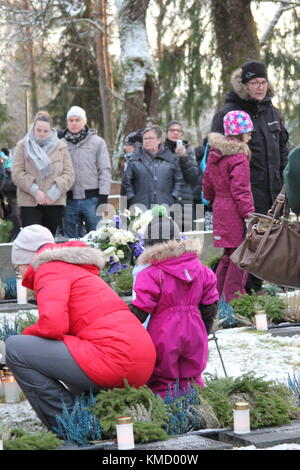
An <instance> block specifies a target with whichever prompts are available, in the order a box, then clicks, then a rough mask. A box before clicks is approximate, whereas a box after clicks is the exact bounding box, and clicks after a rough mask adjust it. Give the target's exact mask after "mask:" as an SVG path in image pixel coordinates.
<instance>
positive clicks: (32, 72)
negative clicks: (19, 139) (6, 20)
mask: <svg viewBox="0 0 300 470" xmlns="http://www.w3.org/2000/svg"><path fill="white" fill-rule="evenodd" d="M23 7H24V10H30V5H29V0H23ZM25 31H26V38H25V46H24V49H25V51H26V52H27V57H28V69H29V78H30V91H31V93H30V101H31V110H32V114H33V116H34V115H35V114H36V113H37V111H38V96H37V82H36V65H35V60H34V45H33V40H32V35H31V27H30V26H28V27H26V30H25Z"/></svg>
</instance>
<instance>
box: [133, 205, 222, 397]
mask: <svg viewBox="0 0 300 470" xmlns="http://www.w3.org/2000/svg"><path fill="white" fill-rule="evenodd" d="M145 247H146V248H145V251H144V252H143V253H142V255H141V256H140V257H139V258H138V264H137V266H136V268H137V269H136V271H137V274H136V279H135V282H134V290H133V300H132V304H131V306H130V308H131V311H132V312H133V313H134V314H135V315H136V316H137V317H138V318H139V319H140V321H141V322H144V321H145V320H146V318H147V316H148V314H150V320H149V322H148V325H147V331H148V332H149V334H150V336H151V338H152V340H153V343H154V345H155V348H156V355H157V359H156V363H155V367H154V371H153V374H152V376H151V378H150V380H149V381H148V383H147V385H148V386H149V387H150V388H151V389H152V391H153V392H154V393H157V394H160V395H161V396H164V395H165V394H166V392H167V391H168V390H169V391H170V393H172V392H174V388H175V387H176V384H177V383H178V387H179V392H182V391H186V390H187V387H188V384H189V383H193V382H195V383H196V384H199V385H200V386H203V385H204V384H203V380H202V378H201V374H202V372H203V371H204V369H205V368H206V364H207V359H208V339H207V334H208V333H209V331H210V329H211V328H212V324H213V320H214V317H215V315H216V313H217V301H218V298H219V296H218V292H217V290H216V276H215V274H214V273H213V272H212V271H211V270H210V269H209V268H208V267H206V266H204V265H203V264H202V263H201V262H200V260H199V253H200V250H201V248H202V245H201V244H200V242H199V241H198V240H181V239H180V234H179V229H178V227H177V225H176V224H174V222H173V221H172V219H171V218H169V217H167V216H166V215H163V214H162V215H156V216H154V217H153V220H152V221H151V222H150V224H149V225H148V227H147V229H146V233H145Z"/></svg>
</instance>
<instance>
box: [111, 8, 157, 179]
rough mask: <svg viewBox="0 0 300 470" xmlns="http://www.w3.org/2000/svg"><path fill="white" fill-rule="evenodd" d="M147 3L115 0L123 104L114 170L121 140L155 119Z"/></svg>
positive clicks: (155, 92) (155, 98) (154, 88)
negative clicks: (147, 28)
mask: <svg viewBox="0 0 300 470" xmlns="http://www.w3.org/2000/svg"><path fill="white" fill-rule="evenodd" d="M149 1H150V0H115V3H116V7H117V12H118V26H119V35H120V44H121V65H122V72H123V90H124V93H123V95H124V102H123V106H122V116H121V122H120V127H119V129H118V136H117V139H118V140H117V143H118V145H117V149H116V152H115V155H114V161H113V168H114V171H115V172H117V171H118V169H119V161H120V156H121V154H122V148H123V139H124V136H125V135H127V134H128V133H129V132H132V131H135V130H138V129H141V128H143V127H145V126H146V125H147V123H150V122H153V123H154V122H157V119H158V90H157V83H156V78H155V73H154V66H153V62H152V57H151V53H150V49H149V44H148V38H147V31H146V12H147V8H148V5H149Z"/></svg>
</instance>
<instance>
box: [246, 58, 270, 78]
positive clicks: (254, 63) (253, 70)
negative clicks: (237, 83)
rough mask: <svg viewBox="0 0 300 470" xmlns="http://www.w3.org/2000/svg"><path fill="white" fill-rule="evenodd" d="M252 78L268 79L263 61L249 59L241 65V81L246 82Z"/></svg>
mask: <svg viewBox="0 0 300 470" xmlns="http://www.w3.org/2000/svg"><path fill="white" fill-rule="evenodd" d="M253 78H265V79H266V80H268V75H267V69H266V66H265V64H264V63H263V62H260V61H258V60H249V61H247V62H245V63H244V64H243V65H242V83H248V82H249V81H250V80H252V79H253Z"/></svg>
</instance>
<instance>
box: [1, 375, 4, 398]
mask: <svg viewBox="0 0 300 470" xmlns="http://www.w3.org/2000/svg"><path fill="white" fill-rule="evenodd" d="M1 372H2V370H1V371H0V398H2V397H4V387H3V382H2V377H4V374H1Z"/></svg>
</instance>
